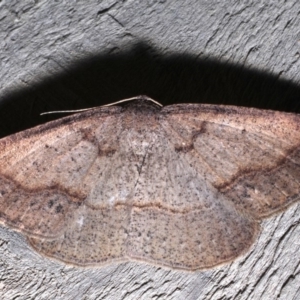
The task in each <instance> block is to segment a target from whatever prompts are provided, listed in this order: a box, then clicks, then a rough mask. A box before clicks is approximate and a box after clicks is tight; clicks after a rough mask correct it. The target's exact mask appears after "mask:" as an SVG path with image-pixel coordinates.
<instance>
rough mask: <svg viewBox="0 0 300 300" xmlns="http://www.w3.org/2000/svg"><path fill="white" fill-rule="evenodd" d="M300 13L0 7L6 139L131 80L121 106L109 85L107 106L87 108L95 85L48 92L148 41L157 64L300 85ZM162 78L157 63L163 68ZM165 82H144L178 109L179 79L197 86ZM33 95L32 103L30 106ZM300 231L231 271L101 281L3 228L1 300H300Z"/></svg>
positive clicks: (92, 5) (129, 267)
mask: <svg viewBox="0 0 300 300" xmlns="http://www.w3.org/2000/svg"><path fill="white" fill-rule="evenodd" d="M299 10H300V4H299V2H298V1H296V0H294V1H288V2H283V1H281V2H280V3H275V2H273V1H244V2H243V1H232V2H231V3H229V2H225V1H224V2H219V3H213V2H209V1H204V0H203V1H196V0H195V1H192V0H189V1H184V4H183V2H182V1H154V0H152V1H150V0H149V1H124V2H123V1H102V2H99V3H98V1H78V2H76V1H65V2H61V1H59V2H55V1H44V0H43V1H33V0H26V1H2V2H1V3H0V37H1V38H0V61H1V78H0V89H1V90H0V101H1V104H2V105H3V106H0V110H1V109H2V108H3V109H4V111H5V112H7V114H8V115H7V117H6V118H5V119H3V118H2V121H1V125H0V129H1V130H2V131H3V134H4V132H7V131H9V130H10V129H7V128H10V127H11V128H17V129H20V128H21V126H22V123H24V124H25V125H24V126H26V125H28V124H31V123H30V122H31V119H32V118H36V120H37V119H39V117H37V116H36V115H37V111H40V110H48V109H53V108H54V109H61V108H65V106H66V105H67V106H70V107H69V108H74V107H78V106H81V107H82V106H90V105H91V104H93V103H98V104H99V103H101V101H111V100H118V99H115V98H122V96H124V97H126V96H130V95H131V94H132V93H134V92H140V90H139V89H136V90H135V89H134V88H133V86H134V83H131V81H130V78H129V79H127V81H126V82H125V83H124V86H122V88H121V87H120V92H119V94H118V85H116V84H117V83H118V84H119V83H120V82H122V81H121V80H119V79H118V80H117V78H116V79H115V80H116V81H115V82H114V81H113V79H111V80H110V81H109V79H107V81H106V82H105V83H104V85H105V88H102V90H101V94H100V95H99V100H98V102H97V101H92V102H91V101H90V100H89V99H87V98H88V97H87V98H84V97H83V95H85V93H86V94H87V95H88V96H89V95H90V94H89V91H88V89H89V85H88V82H86V83H82V82H80V83H79V84H78V86H76V84H75V83H76V78H75V79H74V78H73V77H72V76H70V77H72V80H73V81H71V82H72V84H73V89H69V86H68V82H67V83H66V81H63V82H62V83H61V85H62V87H61V88H59V87H58V83H56V84H55V86H56V90H54V91H53V92H52V94H51V93H50V94H51V95H50V96H49V94H47V93H46V91H49V90H50V91H52V89H47V88H41V84H45V82H49V78H50V77H51V76H52V77H53V78H54V80H57V78H58V77H59V76H61V73H62V72H64V71H66V70H68V68H69V67H70V66H73V64H74V63H75V62H78V61H79V60H83V59H87V58H90V57H92V56H96V55H98V56H99V55H100V56H103V57H104V58H105V59H107V60H109V58H110V57H111V56H113V55H116V54H121V53H125V52H126V51H129V53H130V49H133V48H134V45H136V44H137V43H138V42H141V41H143V42H144V43H145V44H147V45H148V46H149V47H151V49H150V50H149V51H148V52H147V53H148V54H147V55H150V56H151V54H153V56H154V58H153V62H155V59H156V56H155V55H157V53H160V55H162V56H165V57H169V55H171V54H174V53H176V54H177V55H178V54H180V55H182V56H184V55H193V56H192V58H193V57H194V59H195V63H196V62H197V60H196V57H198V59H199V60H202V59H203V60H204V59H205V58H207V57H209V58H214V59H216V60H220V61H221V62H229V63H238V64H240V65H242V66H245V68H248V67H251V68H254V69H257V70H263V71H266V72H269V73H271V74H273V75H274V76H280V77H282V78H286V79H288V80H293V82H294V83H295V84H299V80H300V72H299V70H300V65H299V64H300V60H299V25H300V24H299V23H300V19H299V17H297V14H298V13H299ZM153 49H156V50H155V51H156V52H155V51H153ZM130 59H131V58H130V57H129V58H128V60H130ZM136 59H137V60H139V59H140V58H139V56H137V58H136ZM143 59H144V58H142V60H141V61H142V62H143ZM147 59H148V60H149V61H151V59H152V58H150V59H149V58H147V57H146V60H147ZM124 61H126V57H125V58H123V59H122V60H121V63H120V64H119V65H118V63H117V62H116V61H114V63H115V64H114V65H113V64H111V66H105V68H106V69H107V70H108V69H109V67H111V68H112V69H113V70H115V71H116V72H118V69H119V70H121V71H122V73H124V69H122V63H124ZM110 62H111V60H110ZM151 62H152V61H151ZM156 67H157V66H156V65H155V63H153V68H156ZM163 67H164V66H159V67H158V69H159V68H161V69H162V70H163ZM146 70H150V71H151V69H146ZM67 72H69V73H71V71H69V70H68V71H67ZM72 74H73V73H72ZM128 74H131V73H130V70H128ZM155 74H156V75H155ZM155 74H154V75H152V76H150V75H147V74H144V76H145V77H143V78H145V79H144V81H147V79H148V78H149V85H152V86H154V87H157V88H160V89H161V90H166V93H167V94H169V97H170V98H172V97H173V96H174V92H173V91H174V88H175V85H176V83H177V85H178V86H180V83H181V82H182V80H180V76H183V75H184V74H185V76H188V75H189V76H191V78H193V75H192V74H189V72H188V70H186V73H184V72H183V71H181V73H180V74H178V75H180V76H179V78H178V81H177V82H176V80H173V81H172V80H170V78H171V77H165V79H166V80H165V81H164V80H163V79H164V77H163V76H166V75H163V76H159V75H157V74H158V73H155ZM117 75H118V76H119V77H118V78H121V79H124V78H125V76H124V77H120V76H121V75H120V74H117ZM171 75H172V74H171ZM171 75H170V74H168V76H171ZM173 75H174V77H176V76H177V74H175V73H174V74H173ZM95 76H97V74H95ZM137 77H138V76H136V78H134V79H135V80H136V79H137ZM64 78H66V77H64ZM143 78H142V79H143ZM155 78H156V79H157V80H154V79H155ZM182 78H183V77H182ZM150 79H151V80H152V81H150ZM124 80H125V79H124ZM58 81H59V80H58ZM157 81H161V82H162V83H160V82H157ZM170 83H172V84H173V85H174V86H170ZM100 84H101V82H100V83H99V85H100ZM102 84H103V82H102ZM140 84H141V82H137V83H136V85H140ZM199 84H202V83H199ZM204 84H207V83H206V82H205V83H204ZM126 86H128V90H126ZM146 86H147V83H145V87H146ZM28 88H31V89H32V88H34V89H35V90H34V91H33V92H32V91H31V90H30V93H29V96H28V94H26V93H28ZM176 88H177V86H176ZM103 90H104V91H105V92H103V93H102V91H103ZM208 90H209V89H208ZM16 91H19V92H20V94H18V93H16ZM59 92H62V94H59ZM247 92H248V91H246V92H245V93H247ZM231 93H233V94H234V91H231ZM25 94H26V97H25V96H24V101H26V103H24V101H23V102H22V99H23V98H22V97H23V96H22V95H25ZM95 94H96V91H95ZM112 94H113V96H111V95H112ZM224 94H225V92H224ZM254 94H255V93H254ZM246 95H247V94H246ZM132 96H133V95H132ZM149 96H155V95H149ZM183 96H184V98H185V99H181V101H184V100H185V101H188V100H189V99H195V98H197V95H195V91H191V90H187V89H185V90H184V91H182V94H181V95H180V97H181V98H183ZM234 96H235V95H233V97H234ZM180 97H179V98H180ZM16 99H17V101H16V102H14V101H15V100H16ZM157 100H159V101H162V99H157ZM176 100H178V101H179V100H180V99H176ZM204 100H205V99H204ZM296 100H297V99H296ZM4 102H5V103H4ZM270 102H272V99H270ZM7 103H9V104H7ZM14 103H17V104H14ZM27 103H28V105H27ZM240 104H241V105H242V104H243V99H241V103H240ZM248 104H249V103H248ZM271 104H272V103H271ZM271 104H270V105H271ZM14 105H15V106H14ZM266 105H268V104H266ZM20 107H22V108H23V107H28V110H27V109H26V110H24V109H20ZM36 107H38V108H36ZM0 113H1V112H0ZM36 122H38V121H36ZM15 124H19V125H18V126H15ZM299 220H300V205H294V206H292V207H290V208H289V209H288V210H287V211H285V212H283V213H282V214H279V215H277V216H275V217H273V218H271V219H268V220H266V221H264V222H263V224H262V227H263V228H264V230H263V231H262V233H261V235H260V238H259V239H258V241H257V243H256V244H255V245H254V246H253V248H252V250H251V251H250V252H249V254H247V255H245V256H244V257H241V258H239V259H238V260H236V261H235V262H233V263H232V264H230V265H226V266H223V267H218V268H216V269H213V270H207V271H198V272H194V273H187V272H182V271H173V270H169V269H164V268H158V267H155V266H152V265H147V264H143V263H135V262H129V263H122V264H115V265H108V266H105V267H103V268H94V269H89V268H86V269H83V268H74V267H71V266H66V265H63V264H61V263H58V262H55V261H52V260H49V259H47V258H44V257H41V256H39V255H38V254H36V253H35V252H34V251H32V249H31V248H30V247H29V246H28V245H27V243H26V241H25V239H24V237H22V236H21V235H19V234H18V233H15V232H13V231H11V230H10V229H7V228H4V227H3V228H2V227H1V228H0V229H1V231H0V276H1V277H0V298H1V299H16V298H17V299H277V298H278V299H299V298H300V291H299V281H300V275H299V272H300V267H299V262H300V251H299V248H300V242H299V236H300V225H299Z"/></svg>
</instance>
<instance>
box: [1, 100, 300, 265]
mask: <svg viewBox="0 0 300 300" xmlns="http://www.w3.org/2000/svg"><path fill="white" fill-rule="evenodd" d="M299 145H300V115H296V114H290V113H284V112H276V111H268V110H259V109H255V108H245V107H235V106H222V105H208V104H176V105H170V106H165V107H161V105H159V104H158V103H157V102H155V101H152V100H151V99H150V98H148V97H145V96H139V97H136V98H135V99H134V100H133V101H130V102H128V103H126V104H122V105H115V106H109V107H98V108H95V109H91V110H88V111H85V112H81V113H78V114H75V115H71V116H68V117H64V118H62V119H59V120H56V121H52V122H49V123H46V124H44V125H40V126H37V127H35V128H32V129H29V130H25V131H23V132H20V133H16V134H13V135H11V136H8V137H5V138H3V139H1V140H0V223H1V224H4V225H6V226H9V227H11V228H13V229H15V230H17V231H20V232H22V233H23V234H25V235H26V236H27V239H28V242H29V243H30V245H31V246H32V247H33V248H34V249H35V250H36V251H38V252H39V253H41V254H43V255H46V256H48V257H51V258H55V259H57V260H59V261H62V262H65V263H69V264H73V265H78V266H98V265H99V266H100V265H103V264H105V263H109V262H113V261H124V260H142V261H145V262H148V263H153V264H156V265H161V266H166V267H170V268H175V269H185V270H198V269H204V268H206V269H207V268H211V267H214V266H217V265H219V264H223V263H225V262H230V261H232V260H234V259H235V258H236V257H238V256H240V255H242V254H244V253H246V252H247V251H248V250H249V248H250V247H251V245H252V244H253V243H254V242H255V240H256V238H257V235H258V233H259V230H260V221H261V220H262V219H263V218H266V217H269V216H271V215H273V214H274V213H277V212H279V211H281V210H283V209H284V208H286V207H287V206H289V205H291V204H292V203H294V202H296V201H298V200H299V192H300V150H299Z"/></svg>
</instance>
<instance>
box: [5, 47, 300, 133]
mask: <svg viewBox="0 0 300 300" xmlns="http://www.w3.org/2000/svg"><path fill="white" fill-rule="evenodd" d="M141 94H144V95H148V96H150V97H152V98H153V99H155V100H157V101H159V102H161V103H162V104H164V105H167V104H173V103H184V102H185V103H189V102H190V103H216V104H232V105H240V106H253V107H259V108H267V109H274V110H282V111H291V112H300V87H299V86H297V85H295V84H293V83H292V82H289V81H286V80H282V79H278V78H277V77H274V76H272V75H269V74H266V73H263V72H259V71H257V70H249V69H246V68H244V67H242V66H238V65H232V64H229V63H221V62H219V61H217V60H214V59H213V58H207V59H205V60H204V59H199V58H197V57H196V56H194V55H188V54H180V53H177V54H173V55H169V56H166V55H162V54H160V53H159V52H157V51H156V50H155V49H153V48H151V47H149V46H148V45H147V44H146V43H140V44H138V45H136V46H134V47H132V49H131V50H129V51H126V52H122V51H120V49H114V51H112V52H110V53H106V54H99V55H97V56H94V57H91V58H89V59H85V60H83V61H77V62H74V63H73V64H72V65H71V66H69V68H68V69H67V71H66V72H65V73H62V74H59V75H56V76H55V77H50V76H49V78H47V79H44V80H43V82H41V83H39V84H38V85H35V86H31V87H30V88H26V89H22V90H18V91H15V92H14V93H11V94H9V95H6V96H5V98H2V99H0V120H1V127H0V137H3V136H5V135H8V134H11V133H14V132H17V131H20V130H24V129H26V128H30V127H33V126H35V125H37V124H41V123H45V122H47V121H49V120H52V119H57V118H61V117H62V116H64V115H61V114H55V115H47V116H40V113H41V112H46V111H52V110H65V109H66V110H70V109H78V108H87V107H93V106H98V105H103V104H106V103H111V102H114V101H118V100H120V99H124V98H128V97H132V96H136V95H141Z"/></svg>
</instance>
